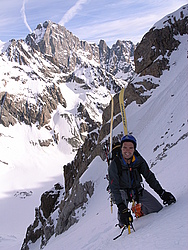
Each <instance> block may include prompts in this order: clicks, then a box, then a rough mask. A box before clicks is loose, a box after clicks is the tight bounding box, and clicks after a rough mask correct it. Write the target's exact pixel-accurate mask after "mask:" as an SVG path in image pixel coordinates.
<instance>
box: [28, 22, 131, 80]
mask: <svg viewBox="0 0 188 250" xmlns="http://www.w3.org/2000/svg"><path fill="white" fill-rule="evenodd" d="M26 43H27V44H28V45H30V46H31V47H32V48H34V49H36V50H37V51H40V52H41V53H42V54H43V55H44V56H45V57H46V58H47V59H48V60H51V61H52V63H54V64H56V65H58V67H60V68H61V70H63V71H64V72H71V71H74V70H75V66H76V65H80V64H81V60H80V57H79V55H81V54H84V55H85V56H86V58H87V59H88V60H91V59H93V60H94V61H95V62H96V63H98V64H99V66H100V67H101V68H104V69H105V70H106V71H107V72H109V73H111V74H112V75H114V76H116V75H117V73H118V72H123V73H124V75H125V78H124V80H128V79H130V77H131V76H132V75H133V73H134V59H133V56H134V49H135V45H134V44H133V43H132V42H131V41H120V40H118V41H117V42H116V44H114V45H113V46H112V48H111V49H110V48H109V47H108V46H107V45H106V43H105V41H104V40H101V41H100V42H99V45H96V44H89V43H87V42H86V41H80V40H79V38H78V37H76V36H74V35H73V34H72V33H71V32H70V31H68V30H67V29H66V28H65V27H63V26H60V25H58V24H55V23H52V22H51V21H46V22H44V23H43V24H39V25H38V26H37V28H36V30H35V31H34V32H33V33H32V34H29V35H28V36H27V37H26ZM65 51H66V53H65ZM127 73H128V75H129V76H128V77H127V76H126V74H127Z"/></svg>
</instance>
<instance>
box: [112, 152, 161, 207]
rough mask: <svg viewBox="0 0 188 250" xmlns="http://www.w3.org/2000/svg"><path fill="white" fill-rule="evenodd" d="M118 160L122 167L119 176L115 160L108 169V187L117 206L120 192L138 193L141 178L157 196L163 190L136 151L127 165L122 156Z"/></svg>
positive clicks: (120, 200)
mask: <svg viewBox="0 0 188 250" xmlns="http://www.w3.org/2000/svg"><path fill="white" fill-rule="evenodd" d="M119 158H120V162H121V167H122V171H121V174H119V173H118V168H117V165H116V162H115V160H113V161H112V163H111V164H110V166H109V168H108V176H109V187H110V190H111V192H112V195H113V197H114V200H115V203H116V204H117V205H118V204H120V203H121V202H122V197H121V193H120V190H125V191H126V192H130V191H131V190H133V191H134V192H138V191H139V190H141V189H142V185H141V183H142V176H143V177H144V178H145V180H146V182H147V183H148V184H149V186H150V187H151V188H152V189H153V190H154V191H155V192H156V193H157V194H159V195H160V194H161V193H162V191H163V189H162V187H161V185H160V184H159V182H158V181H157V179H156V178H155V175H154V173H153V172H152V171H151V170H150V169H149V166H148V164H147V163H146V161H145V160H144V158H143V157H142V156H141V155H140V154H139V153H138V152H137V151H136V152H135V153H134V155H133V157H132V162H131V164H129V165H128V164H127V163H126V162H125V160H124V159H123V157H122V155H121V156H120V157H119ZM141 175H142V176H141Z"/></svg>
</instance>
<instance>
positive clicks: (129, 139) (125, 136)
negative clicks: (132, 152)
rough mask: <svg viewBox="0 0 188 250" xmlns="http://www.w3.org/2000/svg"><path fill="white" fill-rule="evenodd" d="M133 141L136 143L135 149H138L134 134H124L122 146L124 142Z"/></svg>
mask: <svg viewBox="0 0 188 250" xmlns="http://www.w3.org/2000/svg"><path fill="white" fill-rule="evenodd" d="M126 141H127V142H132V143H133V144H134V149H136V145H137V143H136V139H135V137H134V136H133V135H124V136H123V137H122V138H121V147H122V145H123V143H124V142H126Z"/></svg>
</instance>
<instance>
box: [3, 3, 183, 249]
mask: <svg viewBox="0 0 188 250" xmlns="http://www.w3.org/2000/svg"><path fill="white" fill-rule="evenodd" d="M187 8H188V6H187V5H186V6H184V7H182V8H181V9H179V10H177V11H176V12H175V13H172V14H170V15H168V16H166V17H165V18H164V19H163V20H160V21H159V22H158V23H157V24H155V25H154V28H153V29H152V30H150V31H149V33H148V34H146V35H145V36H144V37H143V41H142V42H141V43H140V44H139V45H138V47H137V49H136V51H135V65H136V68H135V71H136V72H137V74H136V75H135V76H134V78H133V79H132V82H131V83H129V84H128V86H127V88H126V90H129V91H126V92H127V93H129V94H128V95H127V96H125V97H126V100H127V102H126V105H127V107H126V113H127V118H128V129H129V132H131V133H133V134H134V135H135V137H136V138H137V139H138V150H139V151H140V152H141V154H142V155H143V156H144V157H145V158H146V159H147V161H148V162H149V164H150V165H151V166H152V169H153V171H154V172H155V173H156V175H157V178H158V179H159V181H160V182H161V184H162V186H163V187H164V188H165V189H167V190H169V191H171V192H172V193H173V194H174V195H175V196H176V198H177V203H176V204H174V205H172V206H170V207H168V208H164V209H163V210H162V211H161V212H160V213H158V214H152V215H149V216H146V217H142V218H140V219H138V220H134V226H135V229H136V232H135V233H132V234H131V235H129V236H126V237H122V238H120V239H119V240H118V241H113V240H112V238H113V237H114V236H115V235H117V234H118V233H119V229H117V228H115V227H114V225H115V223H116V207H115V206H114V213H113V214H112V215H111V214H110V204H109V200H108V193H107V192H106V186H107V181H106V180H104V177H105V175H106V173H107V164H106V162H105V160H104V157H103V154H102V152H100V151H101V148H102V143H103V142H105V140H108V132H109V130H108V129H107V128H108V121H109V109H110V108H109V107H107V105H108V103H109V101H110V97H109V95H108V94H107V89H109V91H111V93H112V94H115V92H116V91H118V89H120V88H121V87H124V86H126V85H127V83H126V82H125V81H123V80H122V79H123V78H121V79H116V77H117V75H116V73H115V74H114V75H113V72H112V71H110V70H111V69H112V67H111V65H110V64H109V65H106V64H105V63H103V64H102V62H104V61H105V60H103V61H101V62H100V63H101V65H102V66H101V65H100V64H98V65H97V66H96V65H95V63H96V61H95V62H94V63H91V61H92V60H93V58H90V57H89V62H88V59H86V57H87V56H84V58H83V57H81V56H80V57H79V60H80V61H79V63H78V64H76V67H75V69H74V71H73V72H72V71H69V70H67V68H65V67H62V65H61V66H58V65H59V60H60V59H59V57H58V56H57V57H55V56H54V57H53V56H52V54H53V51H52V50H51V51H48V52H47V51H46V52H45V53H43V51H42V50H41V48H42V44H40V46H41V47H40V46H39V44H38V47H37V46H36V47H34V45H32V46H31V43H29V42H28V40H27V43H26V42H25V41H12V42H11V43H10V44H9V46H7V47H6V48H5V45H3V46H4V47H3V48H2V52H3V54H1V57H0V60H1V61H0V66H1V69H2V70H1V72H0V74H1V75H0V77H1V82H2V84H1V86H0V88H1V93H0V94H1V120H2V124H0V142H1V143H0V147H1V148H0V150H1V152H3V154H1V156H0V167H1V175H0V178H1V179H0V181H1V182H0V183H1V184H0V185H1V197H0V198H1V207H0V215H1V226H0V247H2V249H9V250H11V249H14V250H15V249H20V248H21V245H22V243H23V238H24V235H25V231H26V227H27V226H28V225H30V224H31V223H32V221H33V218H34V207H38V208H36V210H35V223H39V224H38V225H37V224H35V223H33V224H31V226H30V230H28V234H29V233H31V232H32V230H33V232H34V233H35V235H34V234H33V235H32V234H31V235H28V234H27V235H26V236H27V240H28V241H26V243H27V244H25V245H24V246H22V249H33V250H34V249H39V247H40V246H43V247H44V245H45V244H46V243H47V245H46V246H45V249H57V250H58V249H61V250H62V249H70V250H72V249H114V248H115V249H123V248H124V247H125V245H129V246H131V247H133V248H134V249H141V248H142V247H144V248H145V249H151V248H153V249H159V248H160V249H183V250H184V249H187V247H188V240H187V232H188V226H187V217H186V216H183V214H184V212H182V211H187V209H188V202H187V200H186V198H185V197H186V196H187V193H188V188H187V180H188V174H187V169H186V166H187V160H188V159H187V149H188V147H187V135H188V129H187V117H188V113H187V90H188V88H187V84H188V63H187V34H186V32H184V31H183V32H180V30H184V29H185V27H186V25H187V17H188V12H187V11H188V9H187ZM181 20H182V21H181ZM180 21H181V22H180ZM167 23H169V24H170V23H171V24H173V25H174V24H175V26H176V27H179V28H177V29H175V30H174V29H173V26H171V25H166V24H167ZM48 24H49V22H48ZM177 24H178V25H177ZM52 26H53V27H54V26H56V25H55V24H53V25H52ZM167 26H168V27H169V29H170V30H171V33H170V35H171V36H170V38H169V40H170V41H172V39H174V43H173V44H175V46H174V47H173V50H171V48H169V49H168V46H169V44H171V42H169V43H165V39H166V37H165V36H163V35H164V33H166V30H165V27H167ZM43 28H45V27H44V26H43ZM155 30H157V32H160V34H162V36H161V38H162V37H163V39H162V40H161V41H160V43H158V40H157V37H158V33H157V32H156V31H155ZM44 31H45V29H42V30H41V33H40V34H44V33H45V32H44ZM152 32H156V33H157V35H156V37H155V36H153V41H155V42H156V44H152V42H151V41H152V39H148V37H150V38H151V37H152V34H153V33H152ZM163 32H164V33H163ZM34 34H35V35H38V34H39V33H37V32H35V33H34ZM56 35H57V34H56ZM33 37H34V38H35V39H36V40H35V39H34V40H33V42H36V41H37V42H38V43H40V42H41V41H42V40H40V39H39V38H38V37H35V36H34V35H33ZM40 38H42V35H40ZM58 41H59V39H58ZM146 41H147V43H146V44H147V46H148V42H149V41H150V44H149V45H150V49H149V48H148V47H147V49H146V48H145V50H144V45H143V44H144V43H145V42H146ZM117 43H119V42H117ZM44 44H45V43H44V42H43V45H44ZM49 44H51V45H52V43H49ZM67 44H68V43H67ZM85 44H86V43H85ZM74 46H75V44H74ZM92 46H93V45H92ZM101 46H102V45H101ZM44 47H45V46H44ZM95 47H96V46H95ZM51 48H53V46H51ZM141 48H142V49H143V50H141ZM164 48H165V49H164ZM48 49H49V48H48ZM79 49H80V48H79ZM154 51H156V53H154ZM159 51H161V53H159ZM74 52H75V51H74ZM146 52H147V53H146ZM47 53H48V54H47ZM50 53H51V54H50ZM82 53H83V51H82ZM91 54H92V53H91ZM87 55H88V54H87ZM149 55H150V56H149ZM151 55H152V56H153V57H152V56H151ZM73 58H74V59H73V61H74V60H75V58H76V56H75V55H74V56H73ZM147 58H149V60H150V61H149V64H148V63H147ZM53 60H55V61H56V62H58V63H56V64H55V63H54V62H53ZM76 60H77V59H76ZM67 61H69V60H68V59H67ZM122 61H123V60H122ZM139 63H140V64H139ZM138 64H139V65H138ZM72 65H73V62H72V63H71V67H72ZM137 65H138V66H137ZM157 65H158V66H157ZM114 67H115V66H114ZM130 67H131V66H130ZM107 69H109V71H108V70H107ZM149 72H151V74H149ZM155 72H157V74H158V75H156V74H155ZM101 77H102V79H103V80H100V79H101ZM104 79H106V80H104ZM126 80H127V78H126ZM112 83H113V84H112ZM112 89H113V91H112ZM117 97H118V95H115V96H114V100H117ZM148 97H150V98H149V99H148ZM138 98H140V99H139V100H138ZM23 100H24V101H23ZM45 103H46V106H47V107H45V105H44V104H45ZM115 103H117V102H115ZM142 103H143V104H142ZM28 104H29V105H28ZM36 104H37V105H36ZM90 104H91V105H90ZM128 104H129V105H128ZM83 106H84V107H83ZM19 107H20V108H19ZM105 107H106V109H105ZM79 110H81V112H80V116H79ZM21 111H22V113H21ZM86 111H87V112H86ZM103 111H104V112H103ZM6 112H7V113H6ZM28 114H29V115H28ZM66 114H67V116H66ZM70 114H71V115H72V116H71V115H70ZM85 114H87V115H85ZM102 115H103V117H102ZM65 117H69V119H66V118H65ZM70 117H73V118H72V119H71V118H70ZM86 117H87V118H88V120H87V122H86ZM81 123H83V124H84V123H85V124H86V125H87V126H86V127H87V128H86V129H85V130H82V132H80V128H81V126H79V125H80V124H81ZM74 124H75V125H74ZM90 124H91V125H90ZM72 125H73V126H72ZM83 127H84V126H83ZM88 127H89V128H90V127H91V128H90V129H89V128H88ZM97 128H100V129H97ZM107 131H108V132H107ZM122 131H123V128H122V124H121V123H120V121H119V110H118V108H117V107H116V110H115V117H114V131H113V134H114V136H117V135H120V134H121V133H122ZM82 133H83V134H84V133H85V134H84V135H85V136H86V137H85V136H83V137H82ZM70 139H72V141H73V139H74V142H75V141H76V142H77V143H76V145H75V143H72V142H71V143H70ZM79 145H83V146H82V147H80V148H79V150H78V152H77V149H78V147H79ZM72 149H74V150H75V151H73V150H72ZM88 150H90V156H92V157H93V158H92V159H91V160H90V159H89V157H88V155H89V152H88ZM92 154H93V155H92ZM75 155H76V157H75ZM97 155H98V156H97ZM99 155H100V156H101V157H99ZM74 157H75V158H74ZM70 162H71V163H70ZM75 162H78V163H79V165H80V166H81V167H80V166H76V168H74V167H75ZM80 162H83V163H82V164H81V163H80ZM67 163H68V164H67ZM63 165H65V166H66V167H64V168H62V167H63ZM68 167H70V169H71V171H70V172H68V173H67V174H68V176H69V177H70V179H71V178H72V180H73V182H72V188H71V189H69V188H68V189H67V191H66V190H65V187H66V180H67V179H66V177H63V175H62V172H61V171H62V170H63V169H64V170H67V169H68ZM79 167H80V168H79ZM54 183H59V184H56V185H55V186H54V188H52V187H53V185H54ZM145 186H146V188H148V187H147V185H146V184H145ZM46 190H49V191H48V192H44V191H46ZM56 191H57V192H56ZM65 191H66V192H65ZM150 191H151V190H150ZM151 192H152V191H151ZM42 193H43V195H42V197H41V203H40V201H39V198H40V195H41V194H42ZM80 193H81V194H85V196H84V195H83V196H79V194H80ZM50 194H52V196H51V197H53V198H54V199H52V200H50V198H49V197H50ZM154 195H155V194H154ZM65 197H66V199H64V198H65ZM80 197H81V198H82V202H81V204H82V205H81V206H80V207H79V206H78V204H79V202H80ZM84 197H85V198H86V199H84ZM48 198H49V200H48ZM157 198H158V197H157ZM45 201H50V203H48V204H47V206H46V207H44V205H45ZM66 201H68V202H67V203H66ZM73 203H75V204H76V206H77V207H76V210H75V207H72V208H70V207H71V204H73ZM49 204H53V205H54V207H52V208H50V207H49ZM39 205H40V206H39ZM47 207H48V209H47ZM66 207H69V210H67V209H66ZM52 210H53V211H52ZM65 211H71V212H70V214H69V217H67V219H68V221H69V222H70V224H73V226H71V227H70V228H69V229H68V231H65V230H66V229H67V228H68V227H67V226H68V224H66V223H65V224H64V225H63V223H64V217H63V216H64V215H65V214H64V213H63V212H65ZM48 213H50V215H49V214H48ZM41 215H42V217H41ZM37 218H39V220H37ZM43 219H44V220H45V219H46V220H45V223H44V224H42V221H43ZM7 221H8V222H7ZM74 222H77V223H76V224H74ZM70 224H69V225H70ZM63 226H64V228H63ZM28 229H29V228H28ZM141 229H142V230H141ZM53 230H54V232H55V233H56V235H58V236H56V237H55V234H54V233H53ZM62 231H64V233H62V234H61V232H62ZM37 234H38V235H39V236H40V235H41V237H39V238H38V240H37V241H35V239H37V237H36V235H37ZM125 234H126V233H125ZM29 236H31V238H29ZM32 236H35V238H32ZM45 237H46V238H45ZM47 237H48V238H47ZM27 247H29V248H27Z"/></svg>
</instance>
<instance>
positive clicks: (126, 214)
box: [118, 203, 133, 227]
mask: <svg viewBox="0 0 188 250" xmlns="http://www.w3.org/2000/svg"><path fill="white" fill-rule="evenodd" d="M118 210H119V216H120V221H121V223H122V224H124V225H126V226H127V227H128V225H130V224H132V222H133V217H132V215H131V212H130V211H129V210H128V209H127V207H126V206H125V204H124V203H120V204H119V205H118Z"/></svg>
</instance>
